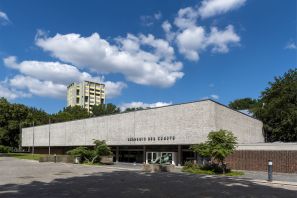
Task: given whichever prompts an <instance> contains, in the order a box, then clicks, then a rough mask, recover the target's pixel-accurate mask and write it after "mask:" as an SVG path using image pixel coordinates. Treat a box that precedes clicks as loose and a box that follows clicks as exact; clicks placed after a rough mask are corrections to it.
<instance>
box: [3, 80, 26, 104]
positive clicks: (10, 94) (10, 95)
mask: <svg viewBox="0 0 297 198" xmlns="http://www.w3.org/2000/svg"><path fill="white" fill-rule="evenodd" d="M0 97H4V98H7V99H8V100H14V99H16V98H28V97H31V94H28V93H24V92H22V91H18V90H16V89H13V88H10V87H9V86H8V85H7V82H6V81H2V82H0Z"/></svg>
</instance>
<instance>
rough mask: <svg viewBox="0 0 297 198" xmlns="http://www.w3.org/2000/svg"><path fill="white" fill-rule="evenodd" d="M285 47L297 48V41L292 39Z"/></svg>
mask: <svg viewBox="0 0 297 198" xmlns="http://www.w3.org/2000/svg"><path fill="white" fill-rule="evenodd" d="M285 49H293V50H295V49H297V45H296V43H295V42H293V41H291V42H289V43H288V44H287V45H286V47H285Z"/></svg>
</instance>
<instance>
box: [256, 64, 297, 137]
mask: <svg viewBox="0 0 297 198" xmlns="http://www.w3.org/2000/svg"><path fill="white" fill-rule="evenodd" d="M254 114H255V117H256V118H258V119H260V120H262V121H263V123H264V132H265V137H266V138H267V141H269V142H273V141H283V142H296V141H297V69H294V70H289V71H288V72H286V73H285V74H284V75H283V76H279V77H275V79H274V81H273V82H269V86H268V87H267V88H266V89H265V90H264V91H263V92H262V94H261V97H260V102H259V103H258V106H257V108H255V110H254Z"/></svg>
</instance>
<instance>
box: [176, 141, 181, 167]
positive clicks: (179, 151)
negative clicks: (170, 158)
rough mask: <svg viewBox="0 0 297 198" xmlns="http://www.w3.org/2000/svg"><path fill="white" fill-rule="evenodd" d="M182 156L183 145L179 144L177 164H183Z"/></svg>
mask: <svg viewBox="0 0 297 198" xmlns="http://www.w3.org/2000/svg"><path fill="white" fill-rule="evenodd" d="M181 157H182V153H181V145H178V146H177V165H178V166H181Z"/></svg>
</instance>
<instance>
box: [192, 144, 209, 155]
mask: <svg viewBox="0 0 297 198" xmlns="http://www.w3.org/2000/svg"><path fill="white" fill-rule="evenodd" d="M190 149H191V150H193V151H194V152H196V153H198V154H199V156H200V157H210V155H211V150H210V149H211V148H210V147H209V144H207V143H200V144H195V145H192V146H191V147H190Z"/></svg>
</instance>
